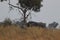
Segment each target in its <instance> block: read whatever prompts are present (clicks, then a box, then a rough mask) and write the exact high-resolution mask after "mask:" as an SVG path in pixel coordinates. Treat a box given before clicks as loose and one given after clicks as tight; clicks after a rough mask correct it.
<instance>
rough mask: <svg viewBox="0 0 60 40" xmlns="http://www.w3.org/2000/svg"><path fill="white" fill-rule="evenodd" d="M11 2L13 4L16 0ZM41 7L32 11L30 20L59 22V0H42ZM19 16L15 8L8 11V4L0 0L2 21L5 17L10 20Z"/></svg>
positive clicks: (0, 19)
mask: <svg viewBox="0 0 60 40" xmlns="http://www.w3.org/2000/svg"><path fill="white" fill-rule="evenodd" d="M11 3H12V4H14V5H15V3H17V0H12V1H11ZM42 4H43V7H42V8H41V11H40V12H37V13H35V12H32V15H31V16H32V18H31V19H30V21H37V22H44V23H47V24H49V23H52V22H54V21H56V22H58V23H59V24H60V5H59V4H60V0H43V2H42ZM20 17H21V15H20V13H19V12H18V10H17V8H14V9H13V10H11V11H9V5H8V1H7V2H5V1H4V2H2V3H1V2H0V21H3V20H4V19H5V18H10V19H12V20H15V19H19V18H20Z"/></svg>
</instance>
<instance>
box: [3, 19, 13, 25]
mask: <svg viewBox="0 0 60 40" xmlns="http://www.w3.org/2000/svg"><path fill="white" fill-rule="evenodd" d="M3 22H4V24H5V25H11V24H12V21H11V20H10V19H9V18H6V19H5V20H4V21H3Z"/></svg>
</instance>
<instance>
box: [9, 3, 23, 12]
mask: <svg viewBox="0 0 60 40" xmlns="http://www.w3.org/2000/svg"><path fill="white" fill-rule="evenodd" d="M8 4H9V3H8ZM9 5H11V6H13V7H15V8H18V9H21V10H22V11H23V9H22V8H20V7H17V6H14V5H12V4H9Z"/></svg>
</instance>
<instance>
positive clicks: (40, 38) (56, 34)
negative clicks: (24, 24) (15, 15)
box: [0, 25, 60, 40]
mask: <svg viewBox="0 0 60 40" xmlns="http://www.w3.org/2000/svg"><path fill="white" fill-rule="evenodd" d="M0 40H60V30H58V29H54V31H53V30H52V29H46V28H38V27H28V28H26V29H22V28H20V27H19V26H15V25H11V26H6V27H4V26H3V25H2V26H0Z"/></svg>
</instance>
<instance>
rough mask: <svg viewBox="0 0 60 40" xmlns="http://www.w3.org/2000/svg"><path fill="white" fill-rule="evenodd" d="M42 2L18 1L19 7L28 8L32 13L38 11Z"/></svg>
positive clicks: (37, 0)
mask: <svg viewBox="0 0 60 40" xmlns="http://www.w3.org/2000/svg"><path fill="white" fill-rule="evenodd" d="M42 1H43V0H19V3H20V5H21V7H23V8H28V9H29V10H30V9H33V10H34V11H39V10H40V8H41V7H42V4H41V2H42Z"/></svg>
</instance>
